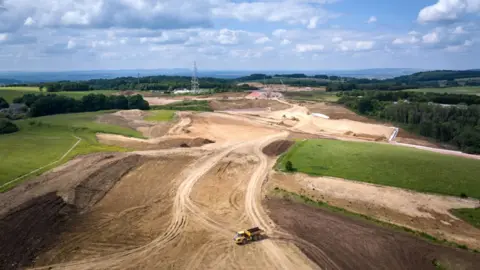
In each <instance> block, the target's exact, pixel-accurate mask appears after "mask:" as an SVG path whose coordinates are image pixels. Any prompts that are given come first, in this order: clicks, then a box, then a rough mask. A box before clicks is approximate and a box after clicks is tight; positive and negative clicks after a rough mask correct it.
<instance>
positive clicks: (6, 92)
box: [0, 87, 116, 103]
mask: <svg viewBox="0 0 480 270" xmlns="http://www.w3.org/2000/svg"><path fill="white" fill-rule="evenodd" d="M115 92H116V91H114V90H95V91H81V92H55V93H50V94H55V95H62V96H67V97H71V98H75V99H81V98H82V97H83V96H86V95H88V94H104V95H107V96H108V95H111V94H113V93H115ZM40 93H41V92H40V91H39V90H38V88H36V87H0V97H3V98H4V99H5V100H6V101H7V102H9V103H11V102H12V101H13V99H15V98H17V97H21V96H23V95H25V94H40ZM43 93H44V94H49V93H47V92H43Z"/></svg>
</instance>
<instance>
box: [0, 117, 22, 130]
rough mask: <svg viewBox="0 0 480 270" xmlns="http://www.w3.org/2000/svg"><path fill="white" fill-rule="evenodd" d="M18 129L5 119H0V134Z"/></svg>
mask: <svg viewBox="0 0 480 270" xmlns="http://www.w3.org/2000/svg"><path fill="white" fill-rule="evenodd" d="M17 131H18V127H17V126H16V125H15V124H14V123H12V122H10V121H8V120H7V119H0V134H8V133H14V132H17Z"/></svg>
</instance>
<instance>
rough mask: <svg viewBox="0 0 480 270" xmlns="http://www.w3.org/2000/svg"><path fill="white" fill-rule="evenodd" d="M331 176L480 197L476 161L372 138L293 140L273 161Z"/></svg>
mask: <svg viewBox="0 0 480 270" xmlns="http://www.w3.org/2000/svg"><path fill="white" fill-rule="evenodd" d="M287 161H291V162H292V164H293V167H294V168H295V171H298V172H303V173H306V174H310V175H315V176H333V177H339V178H345V179H352V180H357V181H363V182H368V183H373V184H379V185H386V186H393V187H400V188H405V189H410V190H415V191H420V192H428V193H438V194H444V195H452V196H462V197H465V196H468V197H472V198H477V199H480V181H479V179H478V176H479V175H480V160H475V159H468V158H463V157H456V156H449V155H443V154H439V153H434V152H429V151H424V150H419V149H414V148H408V147H401V146H394V145H388V144H378V143H363V142H348V141H337V140H325V139H315V140H306V141H301V142H297V143H296V145H294V146H293V147H292V148H290V150H289V151H288V152H287V153H286V154H285V155H283V156H282V157H281V158H280V159H279V160H278V163H277V166H276V167H277V169H279V170H282V171H286V168H285V164H286V162H287Z"/></svg>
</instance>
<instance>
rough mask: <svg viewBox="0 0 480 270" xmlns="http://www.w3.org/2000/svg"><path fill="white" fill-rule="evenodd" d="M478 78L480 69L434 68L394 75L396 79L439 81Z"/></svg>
mask: <svg viewBox="0 0 480 270" xmlns="http://www.w3.org/2000/svg"><path fill="white" fill-rule="evenodd" d="M468 78H480V70H434V71H424V72H417V73H414V74H411V75H407V76H400V77H396V78H395V80H397V81H418V82H424V81H439V80H457V79H468Z"/></svg>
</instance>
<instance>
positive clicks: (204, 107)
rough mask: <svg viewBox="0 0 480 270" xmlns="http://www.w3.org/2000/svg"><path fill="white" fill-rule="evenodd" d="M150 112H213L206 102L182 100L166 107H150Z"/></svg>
mask: <svg viewBox="0 0 480 270" xmlns="http://www.w3.org/2000/svg"><path fill="white" fill-rule="evenodd" d="M150 108H151V109H152V110H170V111H206V112H211V111H213V110H212V108H210V105H209V102H208V100H183V101H179V102H175V103H171V104H167V105H157V106H150Z"/></svg>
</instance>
